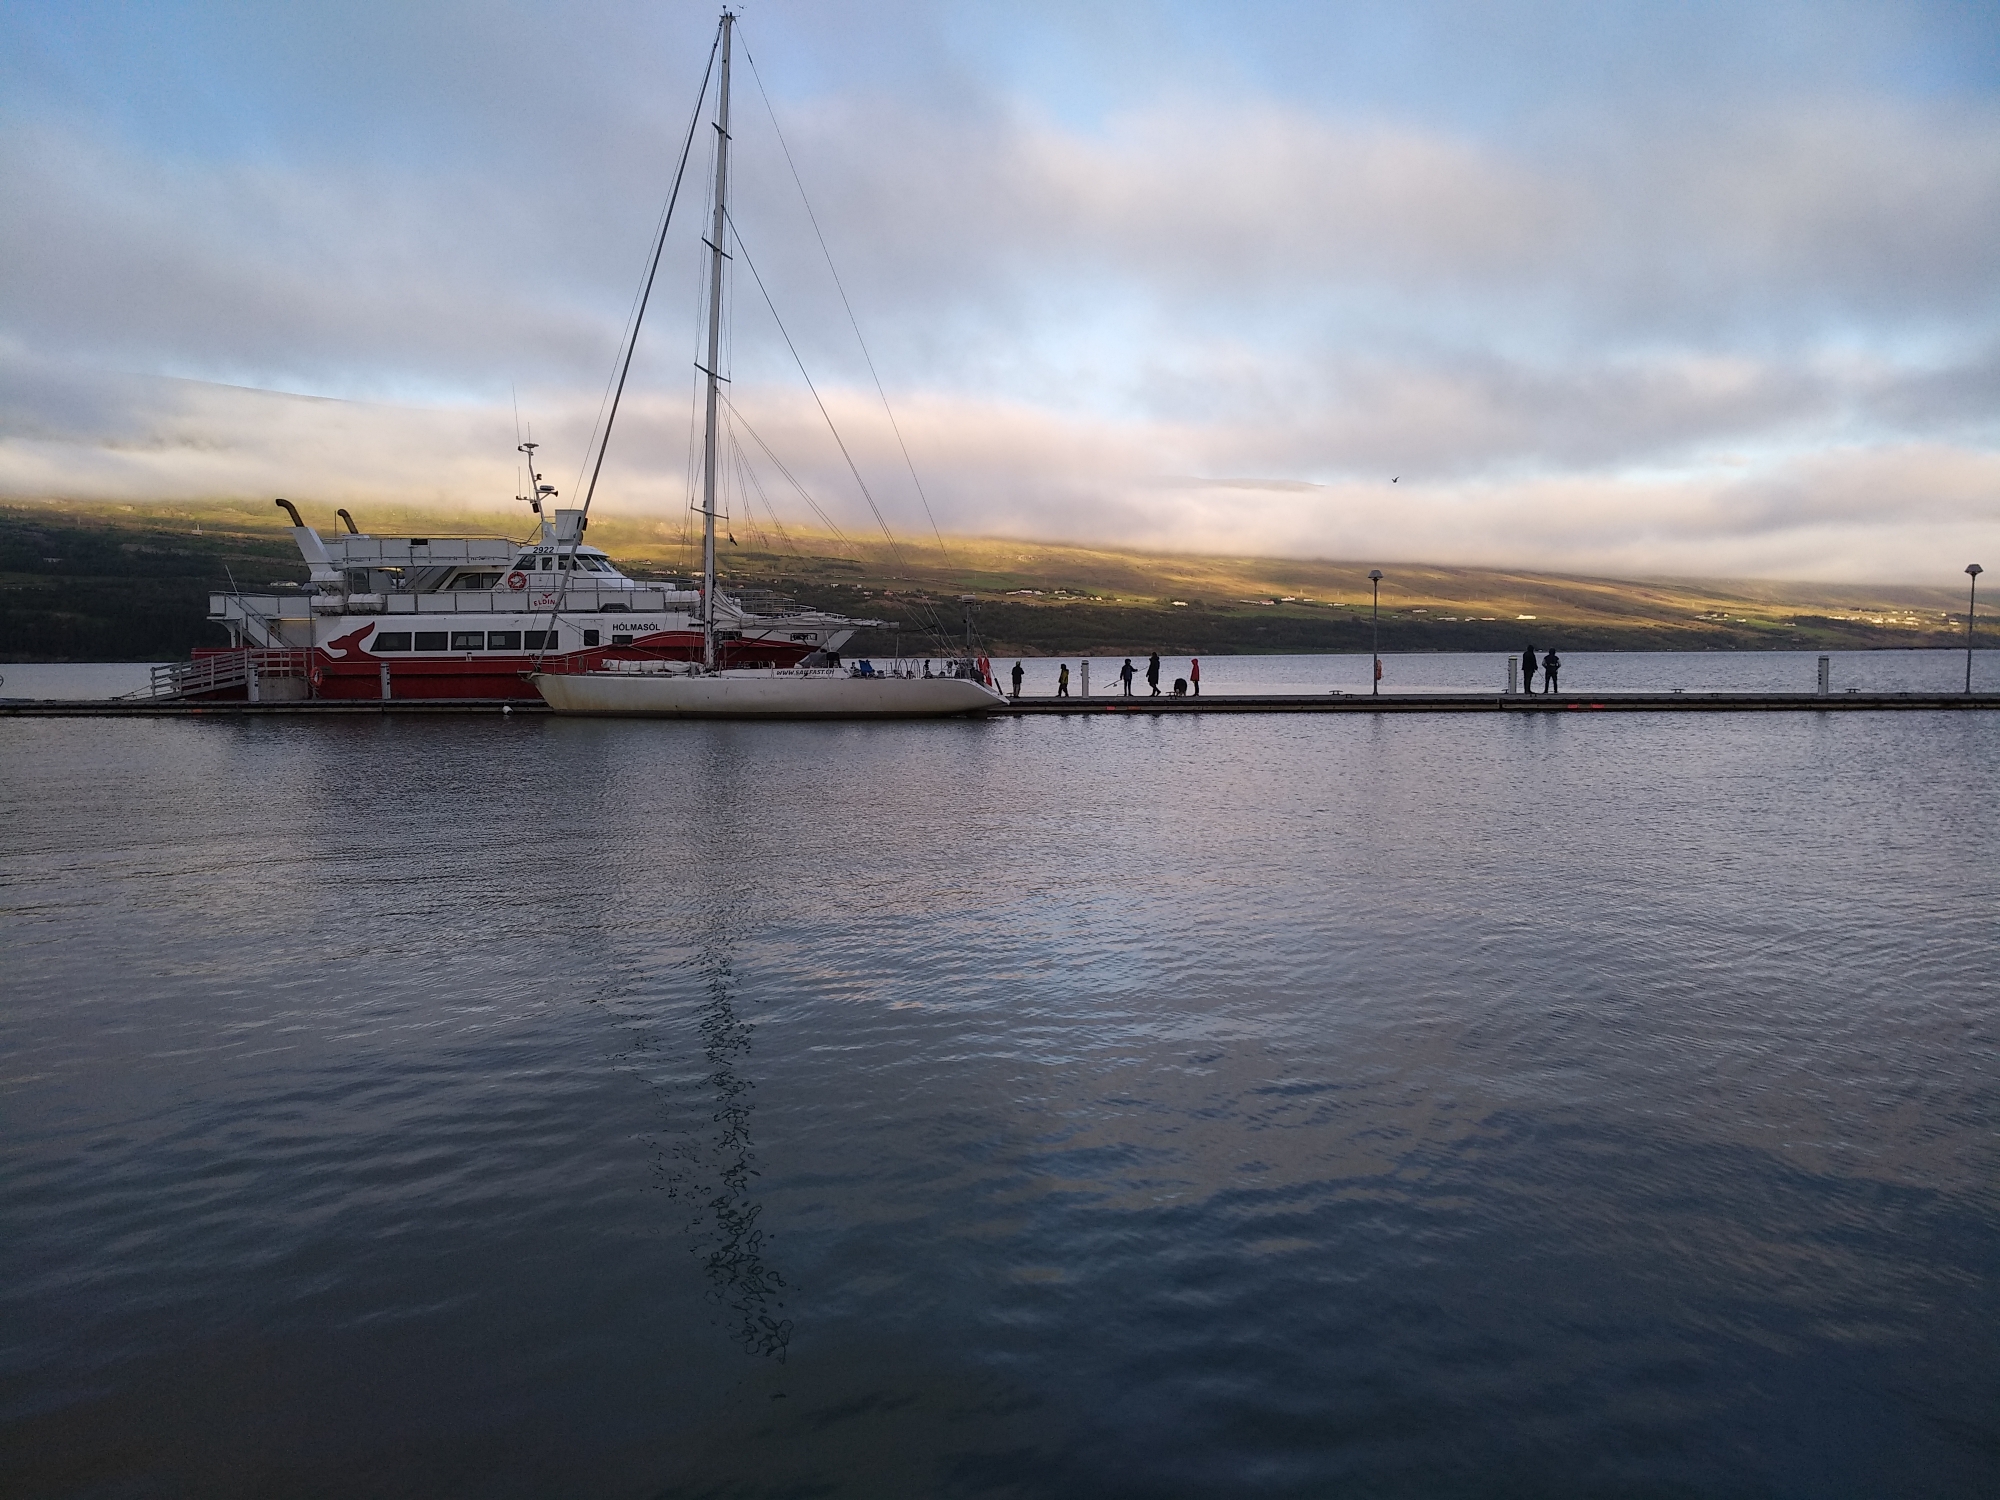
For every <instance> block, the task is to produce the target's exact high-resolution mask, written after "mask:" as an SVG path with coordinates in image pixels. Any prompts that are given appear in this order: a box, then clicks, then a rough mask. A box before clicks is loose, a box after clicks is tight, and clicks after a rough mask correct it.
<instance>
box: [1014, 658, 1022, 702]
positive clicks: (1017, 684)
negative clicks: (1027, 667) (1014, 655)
mask: <svg viewBox="0 0 2000 1500" xmlns="http://www.w3.org/2000/svg"><path fill="white" fill-rule="evenodd" d="M1014 696H1015V697H1016V698H1018V697H1020V696H1021V664H1020V663H1019V662H1015V663H1014Z"/></svg>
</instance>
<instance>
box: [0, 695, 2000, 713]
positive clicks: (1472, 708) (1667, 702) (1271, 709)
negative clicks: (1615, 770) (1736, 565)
mask: <svg viewBox="0 0 2000 1500" xmlns="http://www.w3.org/2000/svg"><path fill="white" fill-rule="evenodd" d="M1978 708H1984V709H2000V693H1863V692H1843V693H1824V694H1822V693H1685V692H1683V693H1554V694H1546V693H1532V694H1531V693H1383V694H1382V695H1380V696H1379V697H1376V696H1371V695H1369V694H1367V693H1318V694H1305V693H1293V694H1283V695H1272V696H1259V695H1251V694H1225V693H1214V694H1211V695H1209V696H1208V697H1206V698H1195V697H1185V698H1174V697H1168V696H1165V695H1162V696H1161V697H1158V698H1149V697H1139V696H1134V697H1131V698H1127V697H1124V696H1122V695H1121V696H1117V697H1101V698H1039V697H1038V698H1027V697H1023V698H1017V699H1013V700H1010V701H1009V702H1007V703H1005V704H1003V705H1001V706H1000V707H999V708H996V709H995V710H994V711H993V712H994V716H995V717H1009V716H1011V717H1014V718H1025V717H1027V716H1029V715H1033V714H1482V713H1484V714H1491V713H1500V714H1546V713H1576V712H1584V713H1589V712H1618V713H1760V712H1761V713H1772V712H1785V711H1789V712H1795V713H1796V712H1811V713H1829V712H1833V713H1839V712H1846V713H1852V712H1856V711H1882V710H1913V709H1915V710H1937V709H1978ZM548 711H549V710H548V706H547V705H546V704H544V703H541V702H539V701H536V700H532V699H531V700H528V701H526V702H522V701H514V700H505V699H498V698H468V699H450V700H445V699H438V700H429V701H427V700H424V699H408V698H403V699H391V700H389V701H387V702H378V701H376V700H373V699H362V700H358V701H342V702H325V701H319V702H313V701H306V702H295V703H173V702H157V701H149V700H146V699H111V700H104V701H75V702H55V701H34V702H24V701H14V702H5V701H0V718H16V719H203V718H221V719H257V718H270V717H274V716H275V717H290V718H299V717H304V718H312V717H315V716H318V717H328V718H343V717H353V716H355V715H379V714H432V715H436V714H501V713H514V714H546V713H547V712H548Z"/></svg>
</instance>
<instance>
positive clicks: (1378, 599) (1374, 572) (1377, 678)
mask: <svg viewBox="0 0 2000 1500" xmlns="http://www.w3.org/2000/svg"><path fill="white" fill-rule="evenodd" d="M1368 581H1369V583H1371V584H1373V585H1374V587H1375V625H1374V633H1373V638H1372V640H1371V642H1370V653H1369V654H1370V655H1372V656H1373V657H1374V658H1375V675H1374V676H1373V677H1372V678H1370V679H1369V682H1368V691H1369V692H1370V693H1371V694H1375V693H1380V692H1381V691H1382V570H1381V569H1380V568H1370V569H1369V570H1368ZM1968 659H1969V658H1968ZM1971 670H1972V669H1971V668H1970V667H1967V668H1966V671H1967V672H1968V673H1970V672H1971ZM1966 680H1967V681H1968V682H1969V681H1971V678H1970V676H1968V677H1967V679H1966ZM1966 691H1967V692H1970V691H1971V689H1970V688H1967V689H1966Z"/></svg>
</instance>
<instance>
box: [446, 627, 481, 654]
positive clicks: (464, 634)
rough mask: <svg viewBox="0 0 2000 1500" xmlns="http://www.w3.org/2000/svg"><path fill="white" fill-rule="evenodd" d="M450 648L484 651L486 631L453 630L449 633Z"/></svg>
mask: <svg viewBox="0 0 2000 1500" xmlns="http://www.w3.org/2000/svg"><path fill="white" fill-rule="evenodd" d="M451 649H452V650H454V651H484V650H485V649H486V632H485V631H483V630H454V631H453V632H452V633H451Z"/></svg>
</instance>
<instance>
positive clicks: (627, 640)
mask: <svg viewBox="0 0 2000 1500" xmlns="http://www.w3.org/2000/svg"><path fill="white" fill-rule="evenodd" d="M611 644H612V645H614V646H629V645H631V644H632V637H631V636H629V635H614V636H612V637H611Z"/></svg>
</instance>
